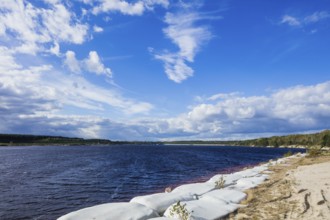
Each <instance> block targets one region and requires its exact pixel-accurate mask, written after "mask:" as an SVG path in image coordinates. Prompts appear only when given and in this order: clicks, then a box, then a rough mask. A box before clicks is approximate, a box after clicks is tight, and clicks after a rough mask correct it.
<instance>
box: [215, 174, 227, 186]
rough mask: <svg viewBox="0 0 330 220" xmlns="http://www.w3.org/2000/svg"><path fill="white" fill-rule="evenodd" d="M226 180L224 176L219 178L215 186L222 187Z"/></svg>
mask: <svg viewBox="0 0 330 220" xmlns="http://www.w3.org/2000/svg"><path fill="white" fill-rule="evenodd" d="M225 183H226V181H225V180H224V178H223V176H221V177H220V179H219V180H217V181H215V188H216V189H222V188H224V187H225Z"/></svg>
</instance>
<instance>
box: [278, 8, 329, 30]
mask: <svg viewBox="0 0 330 220" xmlns="http://www.w3.org/2000/svg"><path fill="white" fill-rule="evenodd" d="M328 18H330V13H328V12H326V11H316V12H314V13H313V14H311V15H308V16H305V17H294V16H291V15H284V16H283V17H282V19H281V24H288V25H289V26H295V27H302V26H306V25H310V24H312V23H317V22H320V21H322V20H325V19H328Z"/></svg>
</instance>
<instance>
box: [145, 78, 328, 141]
mask: <svg viewBox="0 0 330 220" xmlns="http://www.w3.org/2000/svg"><path fill="white" fill-rule="evenodd" d="M219 98H220V99H219ZM207 100H209V101H210V102H205V103H201V104H198V105H196V106H194V107H193V108H191V110H190V111H188V112H186V113H184V114H181V115H179V116H177V117H174V118H169V119H164V120H161V121H157V120H154V121H150V122H149V126H150V132H152V133H154V134H158V136H161V135H163V137H173V136H175V137H179V139H180V137H181V138H188V139H194V138H195V139H196V138H231V137H232V136H233V135H234V136H235V137H239V136H242V135H245V134H246V133H249V134H254V135H256V137H257V136H264V135H265V133H267V134H273V135H274V134H281V133H294V132H301V131H308V130H322V129H327V128H329V127H330V81H328V82H324V83H320V84H317V85H312V86H296V87H291V88H287V89H282V90H279V91H276V92H273V93H272V94H270V95H269V96H250V97H244V96H241V95H240V94H239V93H232V94H218V95H214V96H211V97H210V98H209V99H207ZM146 124H147V123H146Z"/></svg>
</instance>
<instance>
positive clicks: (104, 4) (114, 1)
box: [93, 0, 169, 15]
mask: <svg viewBox="0 0 330 220" xmlns="http://www.w3.org/2000/svg"><path fill="white" fill-rule="evenodd" d="M100 2H101V3H100V4H99V5H97V6H95V7H93V13H94V14H99V13H102V12H103V13H106V12H115V11H117V12H120V13H122V14H126V15H142V14H143V13H144V11H145V10H152V9H153V8H154V6H156V5H160V6H163V7H167V6H168V5H169V1H168V0H140V1H136V2H134V3H130V2H128V1H124V0H111V1H109V0H101V1H100Z"/></svg>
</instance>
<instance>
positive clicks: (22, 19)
mask: <svg viewBox="0 0 330 220" xmlns="http://www.w3.org/2000/svg"><path fill="white" fill-rule="evenodd" d="M46 2H47V5H46V6H45V7H44V8H40V7H36V6H34V5H33V4H31V3H29V2H27V1H23V0H13V1H0V9H1V13H0V21H1V23H0V36H4V37H7V39H12V40H13V41H14V42H11V43H15V44H17V45H18V46H17V47H16V52H19V53H28V54H36V53H37V52H40V51H42V52H47V51H50V50H49V49H47V48H45V47H46V46H47V43H53V44H54V45H55V44H56V43H59V42H68V43H74V44H81V43H83V42H84V41H85V40H86V38H87V31H88V28H89V27H88V25H87V24H82V23H81V21H80V20H79V19H78V18H77V17H76V15H75V14H74V13H73V12H72V11H69V10H68V9H67V8H66V6H65V5H63V4H61V3H60V2H58V1H46Z"/></svg>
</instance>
